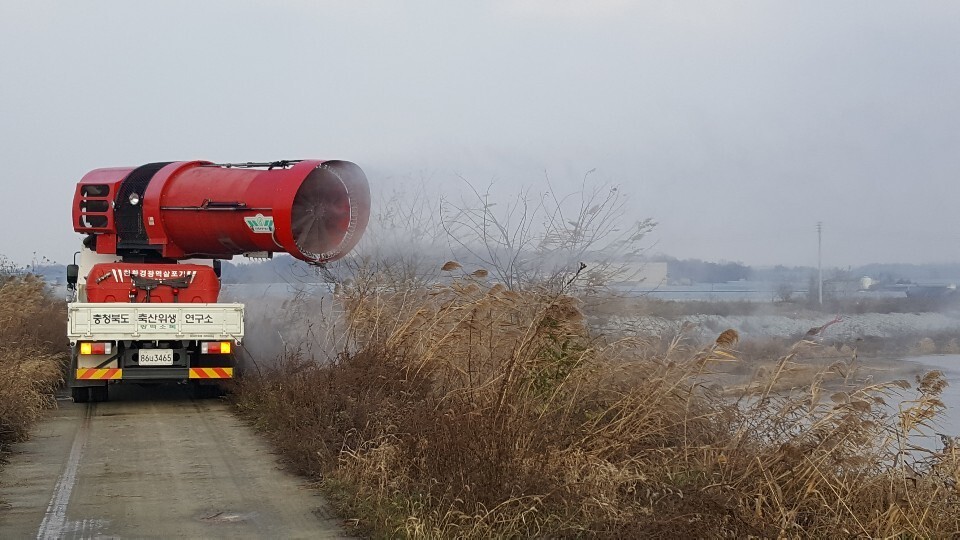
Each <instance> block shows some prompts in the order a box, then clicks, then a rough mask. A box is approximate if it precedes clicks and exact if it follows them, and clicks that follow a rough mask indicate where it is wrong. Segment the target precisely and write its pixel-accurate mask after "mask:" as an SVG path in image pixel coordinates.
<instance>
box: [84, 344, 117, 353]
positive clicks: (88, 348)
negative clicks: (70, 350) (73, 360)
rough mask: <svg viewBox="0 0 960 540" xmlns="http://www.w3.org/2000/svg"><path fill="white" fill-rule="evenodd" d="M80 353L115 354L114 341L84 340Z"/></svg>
mask: <svg viewBox="0 0 960 540" xmlns="http://www.w3.org/2000/svg"><path fill="white" fill-rule="evenodd" d="M80 354H113V343H110V342H108V341H97V342H90V341H84V342H83V343H81V344H80Z"/></svg>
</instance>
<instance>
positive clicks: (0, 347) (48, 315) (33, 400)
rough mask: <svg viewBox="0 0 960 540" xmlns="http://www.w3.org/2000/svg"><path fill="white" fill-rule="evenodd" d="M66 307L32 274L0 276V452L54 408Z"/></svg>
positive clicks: (62, 357) (62, 358) (64, 346)
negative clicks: (48, 410)
mask: <svg viewBox="0 0 960 540" xmlns="http://www.w3.org/2000/svg"><path fill="white" fill-rule="evenodd" d="M66 350H67V343H66V304H65V302H64V301H62V300H55V299H53V298H52V297H51V295H50V294H49V291H48V290H47V288H46V285H44V283H43V281H42V280H41V279H40V278H38V277H35V276H32V275H29V274H27V275H21V274H15V273H5V274H3V275H0V373H3V376H2V377H0V449H4V448H6V446H7V445H9V444H10V443H12V442H16V441H19V440H22V439H24V438H25V437H26V436H27V434H28V432H29V429H30V427H31V426H32V425H33V424H34V422H36V421H37V420H38V419H39V418H40V416H41V414H42V412H43V410H44V409H47V408H50V407H52V406H54V405H55V402H54V400H53V390H54V389H55V388H56V386H57V385H58V384H59V383H60V382H61V381H62V377H63V367H64V362H65V357H66Z"/></svg>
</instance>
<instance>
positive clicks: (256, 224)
mask: <svg viewBox="0 0 960 540" xmlns="http://www.w3.org/2000/svg"><path fill="white" fill-rule="evenodd" d="M243 220H244V221H246V222H247V227H250V230H251V231H253V232H255V233H272V232H273V216H264V215H263V214H257V215H255V216H251V217H245V218H243Z"/></svg>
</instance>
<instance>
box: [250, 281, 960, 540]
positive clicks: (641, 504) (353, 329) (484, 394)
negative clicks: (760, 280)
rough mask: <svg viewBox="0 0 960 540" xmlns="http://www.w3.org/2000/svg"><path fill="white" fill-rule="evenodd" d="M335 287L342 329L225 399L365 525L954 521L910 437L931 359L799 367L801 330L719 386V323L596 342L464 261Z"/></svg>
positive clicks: (551, 300)
mask: <svg viewBox="0 0 960 540" xmlns="http://www.w3.org/2000/svg"><path fill="white" fill-rule="evenodd" d="M337 300H338V302H339V303H340V305H341V306H342V309H343V319H344V320H343V321H341V324H342V325H343V326H341V328H346V329H347V332H348V334H349V337H350V339H349V345H348V346H345V347H343V349H342V352H341V353H340V354H339V355H338V356H336V358H334V359H333V360H323V361H315V360H314V359H313V358H310V357H308V356H307V355H305V354H303V353H302V351H301V352H297V351H296V350H289V349H288V351H287V353H285V354H284V355H283V356H282V357H281V358H280V359H279V361H278V362H277V363H276V364H274V365H272V366H269V367H267V366H265V367H264V368H263V369H262V370H261V374H260V376H256V377H247V378H246V379H245V380H243V381H241V382H240V384H239V386H238V389H237V390H238V391H237V393H236V395H235V403H236V407H237V409H238V410H239V411H240V413H241V414H242V415H243V416H245V417H246V418H247V419H249V421H250V422H251V423H252V424H253V425H254V426H256V427H257V428H258V429H260V430H262V431H263V432H265V433H266V434H267V435H268V436H269V437H270V438H271V439H272V441H273V442H274V443H275V445H276V446H277V448H278V449H279V450H280V452H281V453H282V454H283V455H284V456H285V457H286V458H287V460H288V462H289V463H290V465H291V466H292V467H293V468H295V469H296V470H298V471H300V472H301V473H303V474H306V475H308V476H310V477H312V478H314V479H316V480H317V481H318V482H320V485H321V486H322V487H323V489H324V490H325V491H326V492H327V493H328V494H330V495H331V496H332V497H333V498H334V499H335V500H336V501H337V503H338V505H339V506H340V509H341V511H342V512H343V514H344V516H345V517H346V518H348V520H349V521H348V522H349V523H353V524H354V525H355V526H356V528H357V532H359V533H361V534H365V535H369V536H373V537H381V538H387V537H407V538H489V537H577V538H580V537H590V538H638V537H645V538H650V537H652V538H657V537H660V538H676V537H700V538H723V537H729V538H743V537H808V538H835V537H852V536H857V537H884V538H888V537H898V538H930V537H952V536H956V535H957V534H960V506H958V503H960V492H958V486H960V483H958V482H960V453H958V450H957V448H956V446H955V445H954V444H953V441H949V440H945V441H944V446H943V448H941V449H938V450H930V449H923V448H916V447H914V446H912V443H911V442H910V441H911V440H912V437H913V436H914V435H915V434H916V433H918V432H923V431H928V430H929V424H930V421H931V420H932V419H933V418H935V417H936V416H937V415H938V414H940V413H941V412H942V409H943V404H942V402H941V401H940V399H939V395H940V392H941V391H942V390H943V386H944V381H943V378H942V377H941V376H940V374H938V373H936V372H932V373H928V374H926V375H923V376H921V377H918V378H917V379H916V380H914V381H905V380H895V381H891V382H888V383H875V382H871V381H872V379H870V378H867V377H862V376H860V375H859V373H860V371H859V370H858V362H857V360H856V358H855V356H854V355H851V356H849V357H840V358H837V359H836V360H832V361H830V362H826V363H823V364H821V365H819V366H818V367H817V369H809V367H808V366H805V365H804V364H805V363H804V362H803V361H802V360H801V359H802V358H805V357H809V356H811V349H815V348H816V347H820V345H817V344H816V343H809V342H801V343H798V344H797V345H795V346H793V347H792V348H790V349H787V350H785V351H782V352H778V353H776V354H777V356H775V357H772V358H770V359H769V361H768V362H766V364H765V366H764V369H762V370H760V371H759V372H758V371H754V370H744V371H743V373H742V375H743V377H745V378H744V379H743V380H742V381H740V383H739V384H738V385H737V386H732V385H725V384H724V383H723V381H724V378H723V377H724V376H728V375H729V373H730V372H731V369H732V370H733V371H736V366H737V363H738V362H742V361H743V360H741V356H742V355H741V353H740V352H739V351H738V350H737V347H738V346H740V345H741V344H739V343H738V339H737V338H738V336H737V335H736V333H735V332H734V333H728V332H724V333H723V334H721V335H720V336H718V340H717V342H716V343H714V344H712V345H710V346H708V347H703V346H698V345H696V344H694V343H691V342H688V341H686V340H684V339H683V336H682V334H681V335H678V336H677V337H676V338H674V339H672V340H668V341H667V342H660V341H657V340H651V339H649V338H642V337H638V336H631V335H629V332H625V333H623V334H622V335H620V336H618V337H616V338H613V337H609V336H608V337H603V336H598V335H594V334H593V333H592V332H591V329H590V328H589V327H588V326H587V325H586V323H585V317H584V316H583V314H582V312H581V304H580V302H579V301H578V300H577V299H575V298H573V297H571V296H568V295H566V294H563V293H562V292H556V290H554V291H553V292H549V291H546V290H538V289H536V288H528V289H527V290H524V291H522V292H518V291H511V290H508V289H505V288H504V287H502V286H499V285H494V286H489V285H486V284H483V283H480V282H479V281H478V280H474V279H471V278H470V277H465V278H464V279H461V280H454V281H452V282H451V283H448V284H446V285H443V286H434V287H424V286H417V287H411V288H408V289H402V290H397V289H394V290H389V291H388V290H386V289H377V288H364V289H357V288H355V289H343V290H340V291H339V293H338V297H337ZM752 354H755V355H760V354H762V353H761V351H753V353H752ZM768 354H774V352H773V351H772V350H771V351H770V352H769V353H768ZM798 366H802V367H804V369H803V370H800V371H802V373H803V375H802V376H798V375H797V373H798Z"/></svg>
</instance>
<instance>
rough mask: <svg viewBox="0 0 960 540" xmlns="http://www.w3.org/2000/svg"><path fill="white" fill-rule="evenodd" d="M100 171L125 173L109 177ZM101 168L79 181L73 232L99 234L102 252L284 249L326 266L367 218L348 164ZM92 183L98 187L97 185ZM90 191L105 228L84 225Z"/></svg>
mask: <svg viewBox="0 0 960 540" xmlns="http://www.w3.org/2000/svg"><path fill="white" fill-rule="evenodd" d="M98 171H101V172H102V171H108V172H111V173H113V172H114V171H118V172H117V174H121V173H122V174H124V175H125V176H124V177H123V180H122V181H119V179H115V180H113V181H112V182H109V183H108V182H107V180H109V178H106V177H105V176H104V174H97V173H98ZM98 171H93V172H91V173H89V174H88V175H87V176H86V177H85V178H84V180H82V181H81V183H80V185H79V186H78V190H77V196H76V197H75V205H74V206H75V210H74V212H75V214H77V215H78V216H79V217H75V219H74V221H75V228H76V229H77V230H78V232H85V233H88V234H93V235H103V236H104V238H102V239H99V240H102V241H101V242H98V243H97V246H98V247H97V251H101V252H103V250H104V249H106V250H108V252H114V251H113V250H115V252H116V253H123V252H124V251H127V252H131V253H132V252H137V253H144V252H149V251H154V252H156V253H157V254H158V255H160V256H161V257H164V258H168V259H183V258H189V257H208V258H230V257H232V256H233V255H240V254H244V253H251V252H283V251H285V252H287V253H290V254H291V255H293V256H294V257H297V258H299V259H302V260H304V261H307V262H311V263H322V262H327V261H332V260H335V259H339V258H340V257H342V256H344V255H346V253H347V252H349V251H350V249H352V248H353V247H354V246H355V245H356V244H357V242H358V241H359V240H360V237H361V235H362V234H363V231H364V229H365V228H366V225H367V221H368V219H369V215H370V188H369V185H368V184H367V179H366V176H365V175H364V173H363V171H362V170H361V169H360V167H358V166H357V165H355V164H353V163H351V162H349V161H319V160H303V161H291V162H277V163H273V164H263V165H260V166H257V165H253V164H239V165H215V164H212V163H208V162H203V161H181V162H173V163H169V164H164V163H158V164H150V165H145V166H143V167H140V168H137V169H132V170H131V169H110V170H99V169H98ZM107 176H110V175H107ZM105 178H106V179H105ZM110 178H112V177H110ZM95 182H102V183H103V184H104V185H103V189H100V190H98V189H94V188H99V186H97V185H92V184H94V183H95ZM89 193H94V194H96V193H108V195H107V197H109V198H111V199H113V201H114V203H113V205H112V207H111V209H110V210H109V211H108V213H109V214H110V216H109V220H108V219H106V218H100V219H101V222H102V223H103V224H104V225H103V226H102V227H101V228H97V227H96V223H100V222H96V223H94V226H91V225H90V224H89V223H88V221H89V218H87V217H86V216H87V215H88V214H89V215H93V213H92V211H90V210H89V208H92V207H93V205H94V202H93V197H95V195H89V196H88V195H86V194H89ZM87 201H91V202H87ZM96 204H100V203H96ZM82 205H86V206H82ZM138 205H139V206H140V207H139V208H137V206H138ZM101 206H102V204H101ZM83 212H87V214H84V213H83ZM85 219H86V220H87V221H84V220H85ZM78 220H79V222H78ZM77 222H78V223H79V225H77V224H76V223H77Z"/></svg>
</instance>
